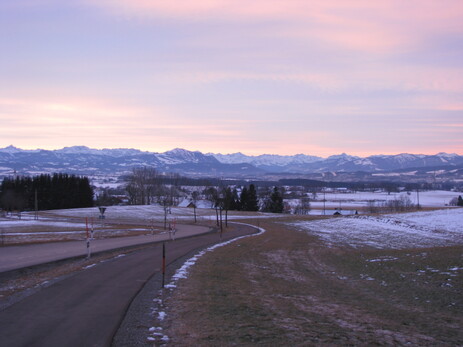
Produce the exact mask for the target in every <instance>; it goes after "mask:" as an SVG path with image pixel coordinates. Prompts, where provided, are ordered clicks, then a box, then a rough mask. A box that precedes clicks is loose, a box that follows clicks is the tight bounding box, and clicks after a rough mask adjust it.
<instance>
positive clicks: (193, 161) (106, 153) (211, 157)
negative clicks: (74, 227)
mask: <svg viewBox="0 0 463 347" xmlns="http://www.w3.org/2000/svg"><path fill="white" fill-rule="evenodd" d="M140 166H149V167H155V168H157V169H158V170H160V171H164V172H179V173H181V174H184V175H190V176H202V177H206V176H209V177H240V178H245V177H248V178H257V177H260V178H262V177H264V176H268V175H280V176H282V175H283V176H284V175H299V176H301V175H309V176H311V177H315V176H320V175H321V176H323V175H325V173H334V175H336V173H338V174H341V173H344V174H349V173H350V174H354V173H363V176H365V174H367V175H369V176H372V177H375V176H376V177H381V176H389V177H393V176H394V174H393V173H397V174H398V175H405V176H407V175H408V176H410V175H414V174H420V173H427V174H433V175H434V176H435V175H436V173H437V174H443V173H446V174H447V175H450V176H455V177H459V176H460V175H462V174H463V156H461V155H458V154H448V153H438V154H435V155H422V154H398V155H373V156H369V157H365V158H363V157H358V156H351V155H347V154H345V153H343V154H340V155H333V156H330V157H327V158H321V157H317V156H310V155H305V154H297V155H293V156H282V155H269V154H264V155H259V156H248V155H245V154H242V153H234V154H219V153H207V154H203V153H201V152H198V151H188V150H185V149H180V148H176V149H173V150H171V151H167V152H164V153H155V152H144V151H140V150H137V149H121V148H119V149H92V148H88V147H85V146H74V147H65V148H63V149H59V150H43V149H37V150H23V149H19V148H16V147H14V146H9V147H6V148H0V177H1V176H7V175H12V174H13V173H14V172H16V173H18V174H39V173H51V172H68V173H74V174H82V175H124V174H127V173H130V171H131V170H132V168H134V167H140Z"/></svg>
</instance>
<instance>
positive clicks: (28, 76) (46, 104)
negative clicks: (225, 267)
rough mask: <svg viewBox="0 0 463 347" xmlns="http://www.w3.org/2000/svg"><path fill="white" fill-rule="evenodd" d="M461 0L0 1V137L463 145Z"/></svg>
mask: <svg viewBox="0 0 463 347" xmlns="http://www.w3.org/2000/svg"><path fill="white" fill-rule="evenodd" d="M462 135H463V1H461V0H435V1H429V0H407V1H404V0H387V1H371V0H323V1H318V0H317V1H312V0H250V1H242V0H215V1H214V0H195V1H192V0H169V1H156V0H153V1H149V0H66V1H62V0H14V1H7V0H0V148H1V147H6V146H8V145H11V144H12V145H15V146H17V147H20V148H24V149H35V148H45V149H58V148H62V147H64V146H73V145H86V146H89V147H92V148H138V149H142V150H149V151H157V152H162V151H166V150H170V149H173V148H175V147H181V148H185V149H189V150H200V151H202V152H205V153H207V152H214V153H217V152H221V153H233V152H238V151H241V152H243V153H245V154H250V155H258V154H264V153H272V154H296V153H304V154H311V155H318V156H324V157H325V156H329V155H333V154H339V153H342V152H345V153H348V154H352V155H361V156H367V155H371V154H398V153H404V152H408V153H423V154H435V153H438V152H449V153H458V154H463V136H462Z"/></svg>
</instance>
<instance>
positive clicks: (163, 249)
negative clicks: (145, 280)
mask: <svg viewBox="0 0 463 347" xmlns="http://www.w3.org/2000/svg"><path fill="white" fill-rule="evenodd" d="M165 277H166V243H165V242H163V243H162V288H164V281H165Z"/></svg>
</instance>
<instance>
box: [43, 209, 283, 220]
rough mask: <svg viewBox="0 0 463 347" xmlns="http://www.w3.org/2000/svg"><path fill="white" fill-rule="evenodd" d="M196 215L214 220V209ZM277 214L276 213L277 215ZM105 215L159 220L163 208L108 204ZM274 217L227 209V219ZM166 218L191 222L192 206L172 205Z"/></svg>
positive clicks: (89, 212)
mask: <svg viewBox="0 0 463 347" xmlns="http://www.w3.org/2000/svg"><path fill="white" fill-rule="evenodd" d="M50 212H52V213H53V215H57V216H66V217H78V218H85V217H89V218H96V219H97V218H98V216H99V214H100V213H99V211H98V208H96V207H92V208H80V209H69V210H55V211H50ZM196 216H197V219H198V221H209V220H215V219H216V214H215V210H214V209H211V208H208V209H204V208H197V209H196ZM277 216H278V215H277ZM105 217H106V220H107V221H113V220H129V219H130V220H139V221H140V222H142V221H150V220H155V221H161V220H163V219H164V209H163V208H162V206H158V205H145V206H109V207H108V208H107V209H106V212H105ZM267 217H275V214H271V213H256V212H252V213H246V212H237V211H228V219H248V218H267ZM167 218H168V219H169V220H173V219H176V220H179V221H180V222H182V221H185V222H191V221H193V220H194V210H193V208H187V207H172V208H171V209H170V213H168V215H167ZM223 218H225V212H223Z"/></svg>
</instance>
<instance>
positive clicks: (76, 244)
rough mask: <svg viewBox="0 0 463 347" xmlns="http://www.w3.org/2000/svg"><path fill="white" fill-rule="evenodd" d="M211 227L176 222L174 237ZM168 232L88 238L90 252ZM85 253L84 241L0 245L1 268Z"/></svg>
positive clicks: (160, 237)
mask: <svg viewBox="0 0 463 347" xmlns="http://www.w3.org/2000/svg"><path fill="white" fill-rule="evenodd" d="M209 230H210V228H208V227H204V226H199V225H177V232H176V233H175V237H176V238H182V237H188V236H192V235H197V234H203V233H206V232H208V231H209ZM170 238H171V236H170V235H169V233H164V234H156V235H140V236H127V237H114V238H108V239H96V240H91V241H90V249H91V252H92V253H95V252H101V251H107V250H111V249H117V248H122V247H128V246H133V245H139V244H144V243H150V242H157V241H166V240H169V239H170ZM86 255H87V242H86V241H67V242H50V243H43V244H34V245H23V246H8V247H2V248H0V272H4V271H10V270H15V269H20V268H23V267H27V266H32V265H37V264H43V263H48V262H52V261H56V260H61V259H67V258H72V257H77V256H83V257H85V256H86Z"/></svg>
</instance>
